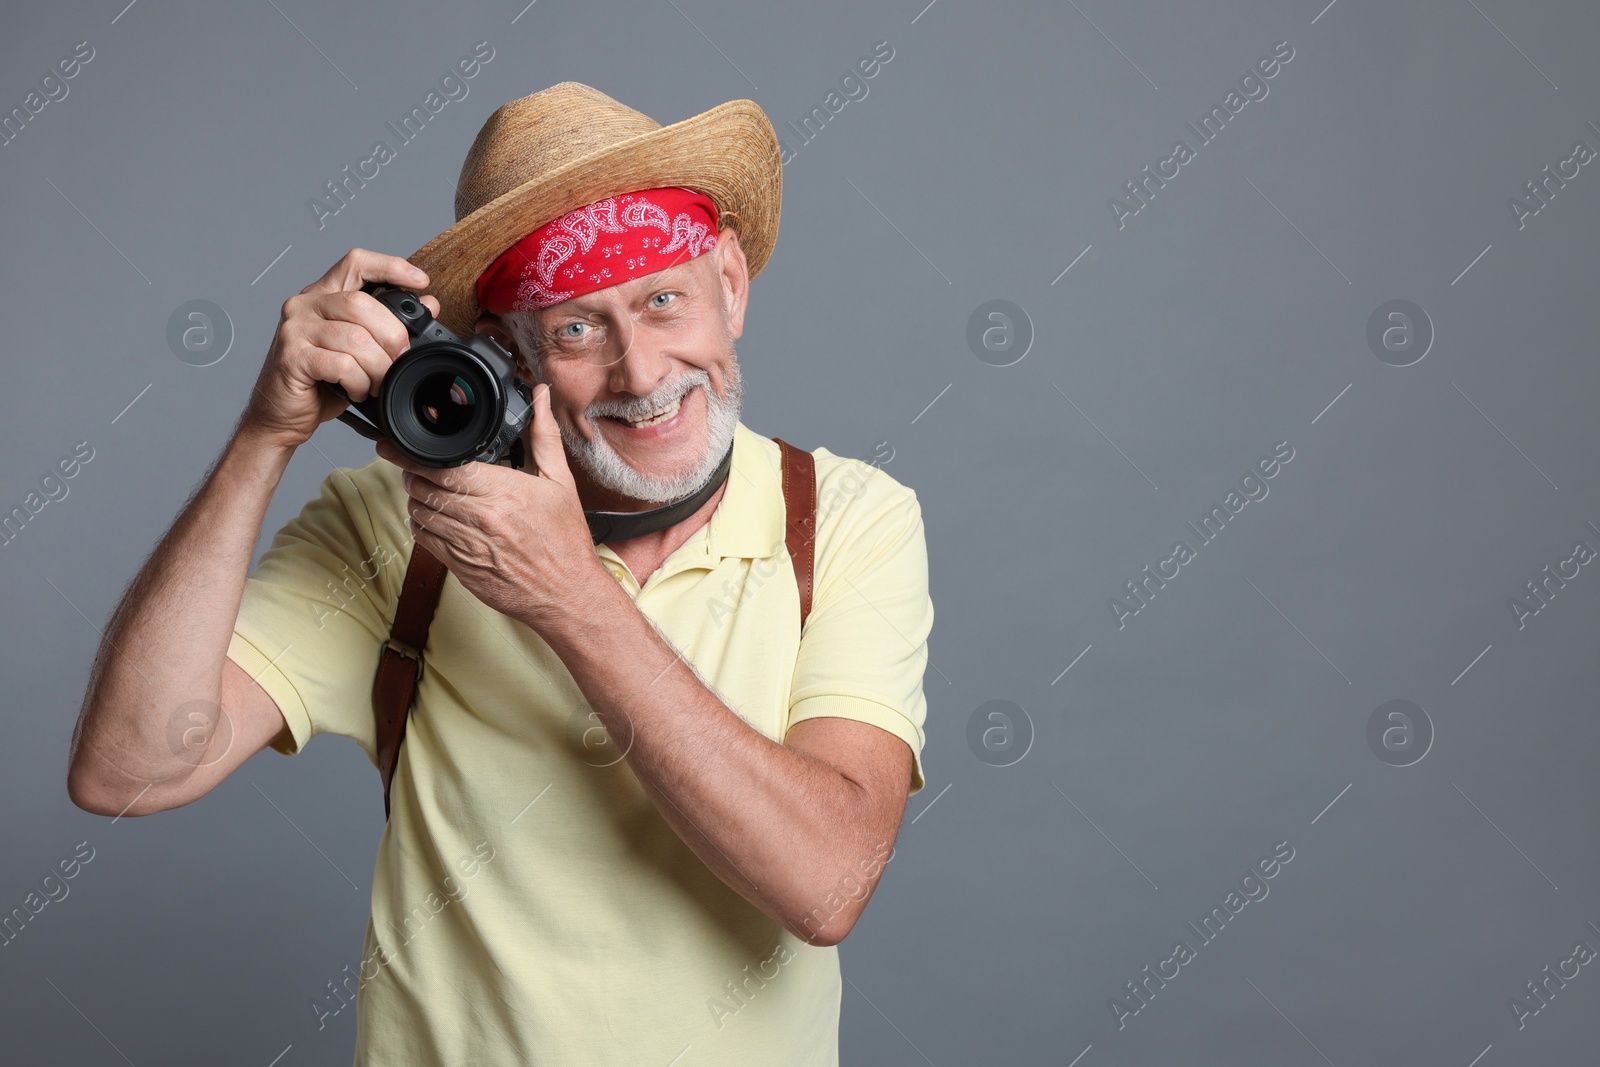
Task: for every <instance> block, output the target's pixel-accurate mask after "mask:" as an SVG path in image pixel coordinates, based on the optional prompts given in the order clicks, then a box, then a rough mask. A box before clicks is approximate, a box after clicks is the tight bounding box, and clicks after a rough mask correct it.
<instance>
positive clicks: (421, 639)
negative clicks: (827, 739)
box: [372, 437, 817, 820]
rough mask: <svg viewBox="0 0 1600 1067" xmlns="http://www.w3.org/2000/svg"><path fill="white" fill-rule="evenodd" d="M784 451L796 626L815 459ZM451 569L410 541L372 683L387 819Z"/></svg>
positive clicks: (811, 523)
mask: <svg viewBox="0 0 1600 1067" xmlns="http://www.w3.org/2000/svg"><path fill="white" fill-rule="evenodd" d="M773 440H774V441H776V442H777V443H778V449H779V451H780V452H781V453H782V454H783V464H782V468H783V509H784V529H785V533H784V544H785V545H786V546H787V547H788V549H789V560H790V562H791V563H793V564H794V577H795V583H796V584H797V585H798V586H799V588H800V625H801V626H802V627H804V626H805V624H806V617H807V616H808V615H810V614H811V585H812V570H813V568H814V566H815V554H816V537H817V472H816V460H815V459H814V458H813V457H812V455H811V453H810V452H807V451H806V450H805V449H802V448H796V447H795V446H794V445H791V444H790V443H789V442H787V441H785V440H783V439H782V438H780V437H774V438H773ZM448 574H449V570H448V569H447V568H446V567H445V565H444V564H443V563H441V562H439V560H438V559H436V558H435V557H434V556H433V554H432V553H430V552H429V551H428V550H427V549H425V548H423V547H422V546H421V545H418V544H416V543H415V542H412V549H411V562H410V563H408V564H407V565H406V577H405V584H404V585H403V586H402V587H401V589H400V600H399V602H398V603H397V604H396V605H395V614H394V627H393V629H392V630H391V631H390V637H389V641H388V643H387V644H385V645H384V647H383V652H382V653H381V655H380V656H379V658H378V674H377V678H376V679H374V681H373V683H372V708H373V713H374V715H375V717H376V719H377V727H378V729H377V745H378V773H379V774H381V775H382V776H383V817H384V819H385V820H387V819H388V818H389V783H390V782H391V781H393V779H394V769H395V765H396V764H397V763H398V762H399V759H400V743H401V742H402V741H404V740H405V739H406V719H407V718H408V717H409V715H410V714H411V705H412V704H413V703H415V701H416V697H417V683H418V681H419V680H420V679H421V677H422V653H423V650H424V649H425V648H427V646H428V628H429V627H430V626H431V625H432V623H433V614H434V612H435V611H436V610H437V609H438V607H439V593H440V591H441V590H443V589H444V580H445V578H446V577H447V576H448Z"/></svg>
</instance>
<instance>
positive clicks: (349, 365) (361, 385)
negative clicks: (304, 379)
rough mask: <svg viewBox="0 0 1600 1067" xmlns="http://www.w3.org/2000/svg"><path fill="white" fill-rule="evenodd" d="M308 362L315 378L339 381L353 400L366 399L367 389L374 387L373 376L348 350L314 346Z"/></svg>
mask: <svg viewBox="0 0 1600 1067" xmlns="http://www.w3.org/2000/svg"><path fill="white" fill-rule="evenodd" d="M306 362H307V365H308V366H309V368H310V370H311V377H312V378H313V379H314V380H316V381H319V382H338V383H339V385H340V387H341V388H343V389H344V391H345V395H347V396H348V397H350V399H351V400H353V401H358V400H364V399H366V395H367V390H368V389H370V388H371V387H372V378H371V377H370V376H369V375H368V374H367V372H366V370H365V369H364V368H362V366H361V364H360V363H358V362H356V359H355V357H354V356H352V355H351V354H350V353H348V352H336V351H332V350H330V349H326V348H312V349H311V352H310V353H309V356H308V358H307V361H306Z"/></svg>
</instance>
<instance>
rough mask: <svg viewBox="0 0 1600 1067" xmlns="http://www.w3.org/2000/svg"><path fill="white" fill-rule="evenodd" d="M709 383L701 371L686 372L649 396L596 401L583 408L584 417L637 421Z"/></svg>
mask: <svg viewBox="0 0 1600 1067" xmlns="http://www.w3.org/2000/svg"><path fill="white" fill-rule="evenodd" d="M710 381H711V376H710V375H708V374H707V373H706V372H705V371H703V370H694V371H687V372H685V373H683V374H681V375H679V376H678V377H676V378H674V379H673V380H672V381H670V382H667V383H665V384H663V385H662V386H660V387H659V388H658V389H656V391H655V392H653V393H651V394H650V395H649V396H641V397H636V398H634V399H633V400H614V401H598V402H596V403H593V404H590V405H589V406H588V407H587V408H585V409H584V415H586V416H587V417H588V418H590V419H596V418H600V417H602V416H607V415H609V416H611V417H613V418H619V419H629V420H634V421H637V420H639V419H642V418H644V417H645V416H647V415H653V414H655V413H656V412H658V411H661V410H662V409H663V408H666V407H670V406H671V405H672V402H673V401H675V400H681V399H682V398H683V397H684V396H686V395H687V394H688V392H689V390H690V389H693V388H694V387H695V386H697V385H706V384H709V383H710Z"/></svg>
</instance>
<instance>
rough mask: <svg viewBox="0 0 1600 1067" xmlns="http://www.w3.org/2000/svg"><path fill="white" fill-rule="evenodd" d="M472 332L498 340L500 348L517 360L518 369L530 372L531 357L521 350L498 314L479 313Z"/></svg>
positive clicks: (531, 366) (531, 365)
mask: <svg viewBox="0 0 1600 1067" xmlns="http://www.w3.org/2000/svg"><path fill="white" fill-rule="evenodd" d="M472 332H473V333H474V334H476V335H479V336H486V337H491V338H493V339H494V340H495V341H497V342H499V344H500V347H501V348H503V349H505V350H506V351H507V352H510V353H511V355H512V358H514V359H515V360H516V361H517V369H518V370H520V371H523V372H525V373H531V372H532V369H533V359H532V357H531V356H529V355H528V354H527V353H526V352H523V351H522V349H521V347H520V346H519V345H518V344H517V339H516V338H515V337H513V336H512V335H511V331H510V330H508V329H506V324H505V323H504V322H502V321H501V320H500V316H499V315H494V314H491V313H490V312H487V311H485V312H482V313H480V314H479V315H478V321H477V322H475V323H473V324H472Z"/></svg>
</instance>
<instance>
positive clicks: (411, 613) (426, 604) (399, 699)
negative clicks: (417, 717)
mask: <svg viewBox="0 0 1600 1067" xmlns="http://www.w3.org/2000/svg"><path fill="white" fill-rule="evenodd" d="M448 574H449V571H448V570H447V569H446V567H445V565H444V564H443V563H441V562H440V561H439V560H438V559H437V558H436V557H435V556H434V555H433V554H432V553H431V552H429V551H428V550H427V549H425V548H423V547H422V546H421V545H419V544H417V543H416V542H415V541H413V542H412V547H411V562H410V563H408V564H407V565H406V578H405V584H404V585H403V586H402V587H401V589H400V600H399V602H398V603H397V604H396V605H395V613H394V626H393V628H392V629H391V631H390V635H389V640H388V642H387V643H386V644H385V645H384V646H383V651H382V652H381V653H380V654H379V656H378V674H377V677H376V678H375V679H374V680H373V683H372V709H373V713H374V716H375V718H376V721H377V746H378V773H379V774H381V775H382V776H383V817H384V819H385V820H387V819H388V818H389V783H390V782H391V781H392V780H393V779H394V768H395V765H396V764H397V763H398V762H399V760H400V743H401V742H402V741H404V740H405V739H406V719H407V717H408V716H409V715H410V713H411V705H412V704H413V703H414V702H415V701H416V697H417V683H418V682H419V681H420V680H421V678H422V652H423V649H425V648H427V647H428V628H429V627H430V626H431V625H432V624H433V613H434V612H435V611H436V610H437V609H438V607H439V594H440V592H441V591H442V590H443V589H444V580H445V577H446V576H447V575H448Z"/></svg>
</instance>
